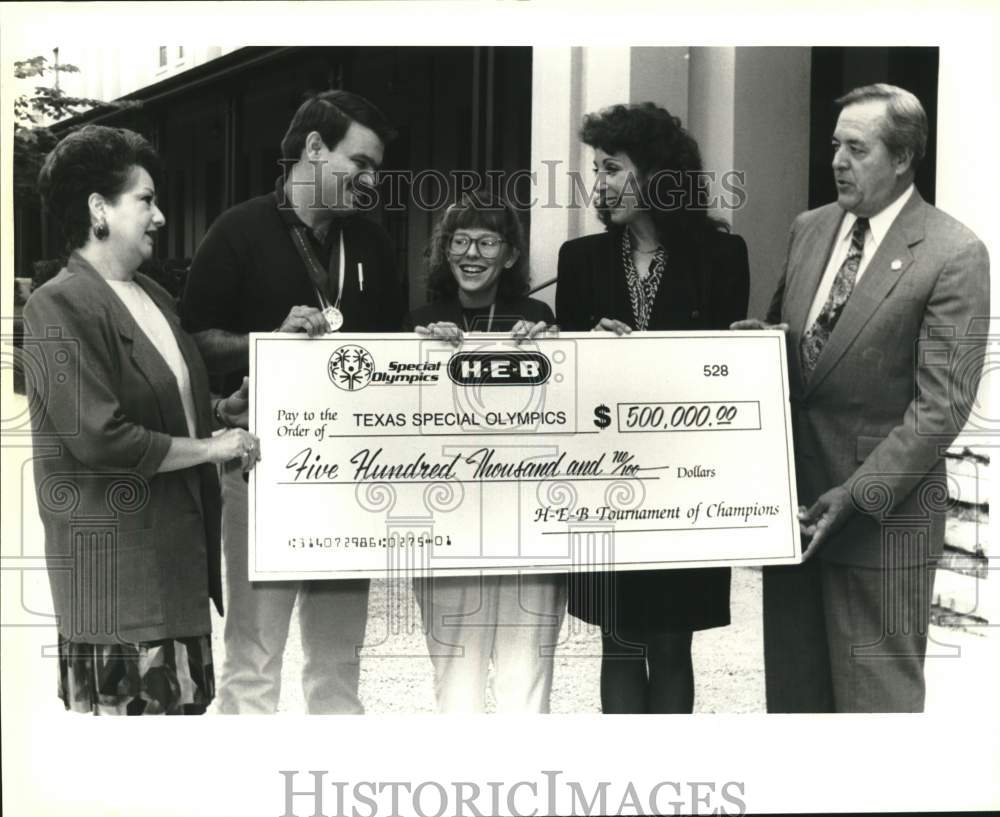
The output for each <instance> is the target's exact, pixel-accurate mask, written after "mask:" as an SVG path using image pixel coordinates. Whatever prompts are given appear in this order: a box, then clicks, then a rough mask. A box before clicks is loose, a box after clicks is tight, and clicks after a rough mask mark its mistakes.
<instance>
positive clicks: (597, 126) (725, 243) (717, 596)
mask: <svg viewBox="0 0 1000 817" xmlns="http://www.w3.org/2000/svg"><path fill="white" fill-rule="evenodd" d="M581 138H582V139H583V141H584V143H586V144H587V145H589V146H590V147H592V148H593V149H594V166H595V170H596V172H597V174H598V187H597V190H598V193H599V195H600V199H599V202H598V214H599V216H600V218H601V220H602V222H603V223H604V224H605V226H606V228H607V231H606V232H604V233H602V234H599V235H589V236H584V237H582V238H578V239H575V240H573V241H567V242H566V243H565V244H563V245H562V247H561V248H560V250H559V279H558V290H557V292H556V317H557V320H558V322H559V326H560V327H561V328H562V329H564V330H568V331H588V330H600V331H610V332H615V333H617V334H619V335H621V334H626V333H628V332H631V331H633V330H640V331H641V330H698V329H701V330H718V329H728V328H729V324H730V323H732V322H733V321H735V320H739V319H741V318H743V317H744V316H745V315H746V309H747V299H748V295H749V284H750V272H749V262H748V259H747V248H746V244H745V243H744V242H743V239H741V238H740V237H739V236H735V235H730V234H729V233H728V232H727V231H726V229H725V226H724V225H723V224H722V223H721V222H717V221H715V220H713V219H711V218H710V217H709V216H708V215H707V213H706V210H705V209H704V207H705V205H704V204H703V203H701V202H698V201H692V193H697V192H698V188H697V186H696V185H695V184H694V181H695V179H696V177H695V176H694V175H693V174H695V173H697V172H698V171H700V170H701V157H700V153H699V150H698V145H697V143H696V142H695V141H694V139H692V138H691V136H690V135H688V133H687V132H686V131H685V130H684V129H683V128H682V127H681V125H680V120H678V119H677V118H676V117H673V116H671V115H670V113H669V112H668V111H666V110H664V109H663V108H659V107H656V106H655V105H653V104H652V103H644V104H642V105H616V106H614V107H611V108H608V109H606V110H604V111H602V112H601V113H599V114H591V115H588V116H587V117H586V118H585V119H584V124H583V129H582V131H581ZM699 205H700V206H699ZM729 579H730V571H729V569H728V568H709V569H694V570H658V571H622V572H620V573H611V574H606V573H578V574H574V575H573V576H572V577H571V580H570V587H569V611H570V613H571V614H573V615H574V616H577V617H578V618H581V619H583V620H584V621H587V622H589V623H591V624H597V625H600V626H601V629H602V638H603V646H604V655H603V660H602V663H601V704H602V709H603V711H604V712H606V713H625V712H681V713H684V712H691V711H692V710H693V707H694V673H693V668H692V663H691V639H692V633H693V631H694V630H702V629H708V628H710V627H720V626H725V625H727V624H729ZM643 659H644V660H643Z"/></svg>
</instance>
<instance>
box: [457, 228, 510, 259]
mask: <svg viewBox="0 0 1000 817" xmlns="http://www.w3.org/2000/svg"><path fill="white" fill-rule="evenodd" d="M506 243H507V242H506V241H504V240H503V239H502V238H495V237H494V236H491V235H483V236H480V237H479V238H473V237H472V236H468V235H465V234H463V233H455V234H454V235H453V236H452V237H451V240H450V241H449V242H448V252H450V253H451V254H452V255H465V254H466V253H467V252H468V251H469V247H471V246H472V245H473V244H475V245H476V250H477V252H478V253H479V254H480V255H481V256H482V257H483V258H496V257H497V256H498V255H499V254H500V245H501V244H506Z"/></svg>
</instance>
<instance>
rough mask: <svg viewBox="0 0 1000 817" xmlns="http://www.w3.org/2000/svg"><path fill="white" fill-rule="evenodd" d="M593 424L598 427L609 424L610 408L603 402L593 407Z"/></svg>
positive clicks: (605, 426) (604, 426) (601, 427)
mask: <svg viewBox="0 0 1000 817" xmlns="http://www.w3.org/2000/svg"><path fill="white" fill-rule="evenodd" d="M594 425H595V426H597V427H598V428H600V429H604V428H607V427H608V426H609V425H611V409H609V408H608V407H607V406H606V405H604V404H603V403H602V404H601V405H599V406H598V407H597V408H595V409H594Z"/></svg>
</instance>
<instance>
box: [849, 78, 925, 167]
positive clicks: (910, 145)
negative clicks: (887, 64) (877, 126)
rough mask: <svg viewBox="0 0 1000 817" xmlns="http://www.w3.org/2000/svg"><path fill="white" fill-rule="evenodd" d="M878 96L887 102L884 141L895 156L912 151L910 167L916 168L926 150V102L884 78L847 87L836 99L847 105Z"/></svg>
mask: <svg viewBox="0 0 1000 817" xmlns="http://www.w3.org/2000/svg"><path fill="white" fill-rule="evenodd" d="M875 99H878V100H882V101H884V102H885V103H886V105H885V127H883V129H882V141H883V142H885V146H886V147H887V148H888V149H889V152H890V153H892V155H893V156H900V155H901V154H903V153H909V154H910V169H911V170H916V169H917V165H918V164H920V160H921V159H923V158H924V154H925V153H926V152H927V114H926V113H925V112H924V106H923V105H921V104H920V100H919V99H917V97H916V96H914V95H913V94H911V93H910V92H909V91H907V90H906V89H904V88H899V87H897V86H895V85H889V84H888V83H885V82H879V83H876V84H875V85H863V86H861V87H860V88H855V89H854V90H852V91H848V92H847V93H846V94H844V95H843V96H842V97H840V99H838V100H837V105H839V106H840V108H841V109H844V108H846V107H847V106H848V105H858V104H860V103H862V102H869V101H871V100H875Z"/></svg>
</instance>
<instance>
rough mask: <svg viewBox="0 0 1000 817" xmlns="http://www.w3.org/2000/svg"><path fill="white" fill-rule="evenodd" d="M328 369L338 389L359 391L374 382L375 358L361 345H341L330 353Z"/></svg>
mask: <svg viewBox="0 0 1000 817" xmlns="http://www.w3.org/2000/svg"><path fill="white" fill-rule="evenodd" d="M326 371H327V374H329V375H330V380H332V381H333V385H334V386H336V387H337V388H338V389H343V390H344V391H358V390H359V389H363V388H364V387H365V386H367V385H368V384H369V383H371V382H372V373H373V372H374V371H375V359H374V358H373V357H372V356H371V354H369V352H368V350H367V349H365V348H363V347H361V346H355V345H353V344H349V345H347V346H340V347H339V348H338V349H337V351H335V352H334V353H333V354H332V355H330V362H329V363H327V365H326Z"/></svg>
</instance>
